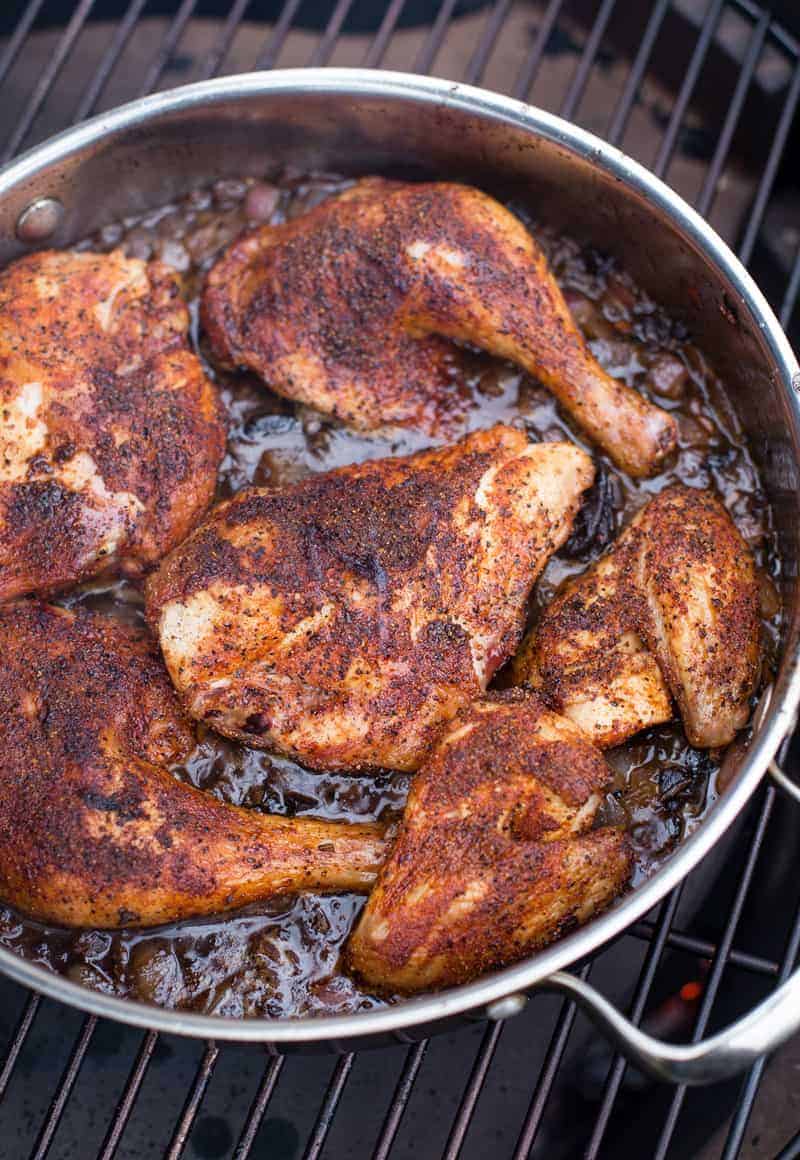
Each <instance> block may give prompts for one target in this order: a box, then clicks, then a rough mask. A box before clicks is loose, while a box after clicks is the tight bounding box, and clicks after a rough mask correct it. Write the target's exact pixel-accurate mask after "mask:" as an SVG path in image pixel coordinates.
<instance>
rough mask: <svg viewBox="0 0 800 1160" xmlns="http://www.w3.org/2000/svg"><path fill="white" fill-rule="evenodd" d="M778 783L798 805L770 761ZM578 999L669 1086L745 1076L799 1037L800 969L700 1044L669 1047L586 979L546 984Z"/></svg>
mask: <svg viewBox="0 0 800 1160" xmlns="http://www.w3.org/2000/svg"><path fill="white" fill-rule="evenodd" d="M769 772H770V774H771V775H772V778H773V780H774V781H775V783H776V784H777V785H778V786H780V788H781V789H783V790H784V792H785V793H786V794H787V795H788V796H789V797H791V798H792V799H793V800H794V801H795V802H797V803H798V804H800V788H798V786H796V785H795V783H794V782H793V781H790V779H789V778H788V777H787V776H786V774H785V773H784V772H783V771H782V770H781V768H780V766H779V765H778V764H777V763H776V762H775V761H772V762H771V763H770V766H769ZM542 985H543V987H546V988H547V989H548V990H555V991H560V992H562V993H564V994H566V995H569V997H570V998H571V999H574V1000H575V1002H576V1003H577V1004H578V1006H579V1007H580V1008H581V1010H583V1011H584V1012H585V1013H586V1014H587V1015H588V1016H589V1018H590V1019H591V1020H592V1022H593V1023H594V1024H595V1025H596V1026H597V1027H599V1028H600V1030H601V1031H603V1032H604V1033H605V1034H606V1035H607V1036H608V1038H609V1039H611V1040H612V1041H613V1043H614V1044H615V1045H616V1047H617V1048H618V1049H619V1051H621V1052H622V1054H623V1055H624V1056H625V1058H626V1059H627V1060H628V1061H629V1063H632V1064H634V1065H635V1066H636V1067H638V1068H639V1069H640V1070H641V1071H645V1072H647V1073H648V1074H649V1075H652V1076H654V1077H655V1078H656V1079H660V1080H665V1081H666V1082H667V1083H679V1084H688V1085H690V1086H699V1085H701V1084H707V1083H715V1082H717V1081H718V1080H723V1079H728V1078H729V1077H730V1076H732V1075H736V1074H737V1073H738V1072H741V1071H744V1070H745V1069H746V1068H748V1067H750V1066H751V1065H752V1064H754V1063H755V1062H756V1060H758V1059H759V1058H760V1057H761V1056H762V1055H768V1054H769V1053H770V1052H772V1051H774V1050H775V1049H776V1048H777V1047H780V1045H781V1044H782V1043H783V1042H784V1041H785V1040H787V1039H789V1038H790V1037H791V1036H792V1035H794V1034H795V1033H796V1032H797V1031H800V968H798V969H797V970H796V971H795V972H794V974H793V975H790V976H789V978H788V979H787V980H786V981H785V982H784V983H782V984H781V986H780V987H778V988H776V990H774V991H773V992H772V994H771V995H769V996H768V997H767V998H766V999H764V1000H763V1001H762V1002H761V1003H759V1004H758V1006H757V1007H754V1008H753V1010H752V1011H750V1012H748V1014H747V1015H745V1016H743V1017H742V1018H741V1019H739V1020H738V1021H737V1022H736V1023H732V1024H731V1026H730V1027H726V1028H725V1030H724V1031H719V1032H718V1033H717V1034H716V1035H712V1036H711V1037H710V1038H709V1039H701V1040H700V1042H699V1043H691V1044H677V1043H665V1042H664V1041H663V1040H661V1039H656V1038H655V1037H654V1036H652V1035H648V1034H647V1033H646V1032H644V1031H642V1030H640V1028H638V1027H637V1026H636V1025H635V1024H634V1023H631V1021H630V1020H629V1019H627V1018H626V1017H625V1016H624V1015H623V1014H622V1013H621V1012H620V1011H618V1010H617V1009H616V1007H614V1006H613V1004H611V1003H609V1001H608V999H606V998H604V996H603V995H601V994H600V992H599V991H597V990H595V988H594V987H592V986H590V984H589V983H585V982H584V981H583V980H582V979H578V978H576V977H575V976H574V975H570V974H568V973H567V972H566V971H557V972H556V973H555V974H553V975H551V976H550V977H549V978H548V979H547V980H546V982H545V983H543V984H542Z"/></svg>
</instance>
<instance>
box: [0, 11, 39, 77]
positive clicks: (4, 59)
mask: <svg viewBox="0 0 800 1160" xmlns="http://www.w3.org/2000/svg"><path fill="white" fill-rule="evenodd" d="M43 3H44V0H31V3H29V4H28V6H27V7H26V9H25V11H24V12H23V13H22V16H20V18H19V20H18V21H17V26H16V28H15V29H14V31H13V32H12V34H11V38H10V39H9V42H8V44H7V45H6V47H5V49H4V50H3V55H2V56H0V82H2V81H4V80H5V79H6V73H7V72H8V70H9V69H10V68H11V66H12V65H13V63H14V61H15V60H16V59H17V56H18V55H19V50H20V49H21V48H22V46H23V44H24V43H25V41H26V40H27V39H28V33H29V32H30V30H31V28H32V26H33V22H34V20H35V19H36V17H37V16H38V15H39V9H40V8H41V7H42V4H43Z"/></svg>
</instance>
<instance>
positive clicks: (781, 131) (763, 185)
mask: <svg viewBox="0 0 800 1160" xmlns="http://www.w3.org/2000/svg"><path fill="white" fill-rule="evenodd" d="M798 101H800V61H798V62H797V65H796V66H795V70H794V73H793V75H792V80H791V84H790V85H789V89H788V92H787V94H786V100H785V102H784V105H783V109H782V110H781V116H780V120H779V121H778V126H777V128H776V130H775V134H774V136H773V138H772V146H771V148H770V151H769V156H768V158H767V161H766V164H765V165H764V172H763V173H762V175H761V181H760V182H759V186H758V192H757V193H756V196H755V200H754V201H753V208H752V210H751V211H750V218H749V221H748V223H747V229H746V230H745V234H744V237H743V239H742V243H741V245H740V246H739V257H740V258H741V260H742V261H743V262H744V263H745V265H746V264H747V263H748V262H749V261H750V258H751V257H752V254H753V247H754V246H755V244H756V238H757V237H758V232H759V230H760V229H761V223H762V222H763V220H764V213H765V212H766V208H767V204H768V202H769V199H770V196H771V194H772V187H773V185H774V184H775V178H776V176H777V173H778V167H779V165H780V163H781V159H782V157H783V154H784V151H785V149H786V142H787V140H788V138H789V131H790V129H791V127H792V122H793V121H794V115H795V112H796V111H797V104H798Z"/></svg>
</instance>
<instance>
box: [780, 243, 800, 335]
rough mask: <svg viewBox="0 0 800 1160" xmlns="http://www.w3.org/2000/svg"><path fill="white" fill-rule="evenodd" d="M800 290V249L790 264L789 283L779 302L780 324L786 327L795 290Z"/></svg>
mask: <svg viewBox="0 0 800 1160" xmlns="http://www.w3.org/2000/svg"><path fill="white" fill-rule="evenodd" d="M798 290H800V249H798V251H797V253H796V254H795V257H794V262H793V264H792V272H791V274H790V276H789V284H788V285H787V287H786V293H785V294H784V296H783V302H781V310H780V315H779V317H780V320H781V326H782V327H784V328H786V327H788V325H789V323H790V322H791V320H792V315H793V314H794V308H795V304H796V302H797V292H798Z"/></svg>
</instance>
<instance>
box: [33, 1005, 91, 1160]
mask: <svg viewBox="0 0 800 1160" xmlns="http://www.w3.org/2000/svg"><path fill="white" fill-rule="evenodd" d="M96 1027H97V1016H96V1015H88V1016H87V1017H86V1019H84V1021H83V1027H82V1028H81V1033H80V1035H79V1036H78V1039H77V1040H76V1043H75V1047H74V1048H73V1049H72V1055H71V1056H70V1059H69V1063H68V1064H67V1067H66V1070H65V1071H64V1074H63V1075H62V1076H61V1079H60V1081H59V1085H58V1090H57V1092H56V1094H55V1097H54V1099H53V1102H52V1103H51V1104H50V1108H49V1110H48V1113H47V1118H46V1119H45V1122H44V1124H43V1125H42V1128H41V1131H40V1132H39V1136H38V1138H37V1140H36V1143H35V1145H34V1148H33V1152H32V1153H31V1160H44V1157H45V1156H46V1155H47V1153H48V1151H49V1149H50V1145H51V1144H52V1142H53V1136H55V1134H56V1129H57V1128H58V1125H59V1122H60V1120H61V1117H62V1115H63V1113H64V1108H65V1107H66V1106H67V1100H68V1099H69V1097H70V1094H71V1093H72V1089H73V1087H74V1086H75V1080H76V1079H77V1078H78V1072H79V1071H80V1070H81V1064H82V1063H83V1060H84V1057H85V1055H86V1052H87V1050H88V1047H89V1044H90V1043H91V1041H92V1036H93V1035H94V1031H95V1028H96Z"/></svg>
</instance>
